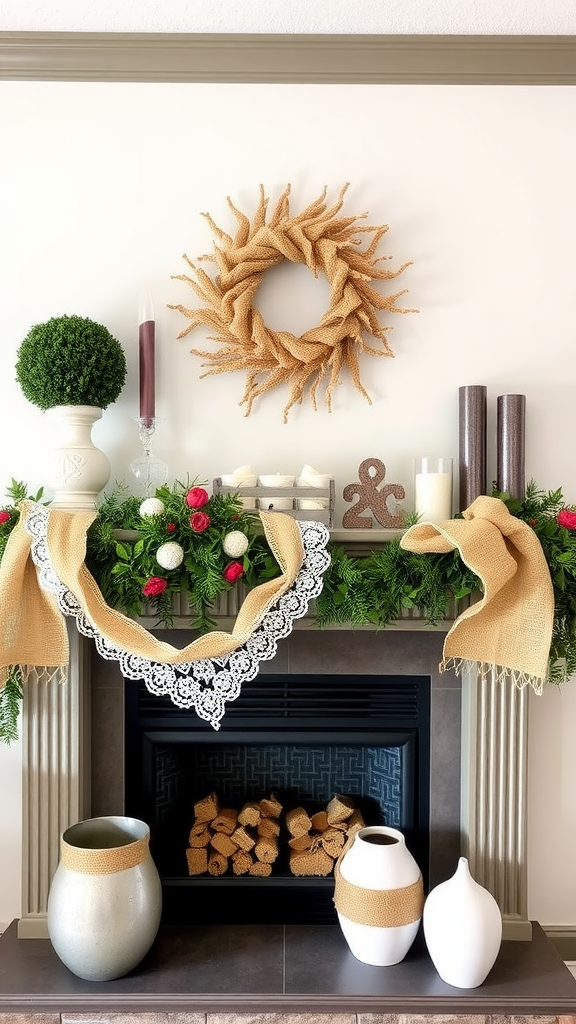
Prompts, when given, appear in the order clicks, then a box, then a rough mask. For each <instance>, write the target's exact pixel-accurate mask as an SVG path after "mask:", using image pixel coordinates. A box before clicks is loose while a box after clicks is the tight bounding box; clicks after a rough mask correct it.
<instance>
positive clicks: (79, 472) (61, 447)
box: [46, 405, 111, 510]
mask: <svg viewBox="0 0 576 1024" xmlns="http://www.w3.org/2000/svg"><path fill="white" fill-rule="evenodd" d="M101 416H102V409H99V408H98V407H97V406H95V405H56V406H54V407H53V408H52V409H47V410H46V418H47V420H48V426H49V429H50V435H51V438H52V447H51V457H50V465H49V470H48V474H49V475H48V479H47V481H46V482H47V484H48V486H49V487H50V488H51V489H52V490H53V492H54V497H53V500H52V507H53V508H69V509H71V510H72V509H92V508H94V506H95V504H96V499H97V497H98V495H99V494H100V492H101V491H102V490H104V488H105V487H106V484H107V483H108V481H109V479H110V473H111V467H110V462H109V460H108V456H107V455H105V454H104V452H103V451H101V450H100V449H99V448H97V447H96V445H95V444H94V442H93V440H92V427H93V426H94V424H95V423H96V421H97V420H99V419H100V418H101Z"/></svg>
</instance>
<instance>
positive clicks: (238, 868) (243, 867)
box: [231, 850, 253, 875]
mask: <svg viewBox="0 0 576 1024" xmlns="http://www.w3.org/2000/svg"><path fill="white" fill-rule="evenodd" d="M231 859H232V871H233V873H234V874H235V875H247V874H248V872H249V871H250V868H251V867H252V864H253V860H252V857H251V855H250V854H249V853H246V851H245V850H237V852H236V853H233V854H232V858H231Z"/></svg>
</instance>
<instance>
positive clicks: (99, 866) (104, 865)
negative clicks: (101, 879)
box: [60, 835, 149, 875]
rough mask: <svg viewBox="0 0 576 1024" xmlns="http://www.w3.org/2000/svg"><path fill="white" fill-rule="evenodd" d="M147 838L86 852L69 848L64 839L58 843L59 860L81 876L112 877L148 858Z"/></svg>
mask: <svg viewBox="0 0 576 1024" xmlns="http://www.w3.org/2000/svg"><path fill="white" fill-rule="evenodd" d="M148 840H149V837H148V836H147V835H146V836H143V837H142V839H136V840H135V841H134V842H133V843H127V844H126V845H125V846H114V847H112V848H111V849H106V850H87V849H84V848H82V847H79V846H71V845H70V843H67V842H66V840H65V839H62V840H61V843H60V859H61V862H62V864H63V865H64V867H65V868H68V870H69V871H78V872H79V873H80V874H83V875H114V874H116V872H117V871H126V870H127V869H128V868H135V867H136V866H137V865H138V864H141V863H142V861H144V860H146V858H147V856H148V850H149V847H148Z"/></svg>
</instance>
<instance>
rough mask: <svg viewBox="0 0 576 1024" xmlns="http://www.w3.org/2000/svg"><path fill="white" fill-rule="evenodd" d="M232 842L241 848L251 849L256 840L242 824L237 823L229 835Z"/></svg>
mask: <svg viewBox="0 0 576 1024" xmlns="http://www.w3.org/2000/svg"><path fill="white" fill-rule="evenodd" d="M230 838H231V840H232V842H233V843H236V845H237V846H239V847H240V849H241V850H245V851H246V852H247V851H248V850H252V849H253V848H254V846H255V845H256V840H255V839H253V838H252V836H251V835H250V833H249V832H248V831H247V830H246V829H245V828H244V826H243V825H239V826H238V828H236V829H234V831H233V833H232V835H231V836H230Z"/></svg>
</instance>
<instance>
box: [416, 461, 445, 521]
mask: <svg viewBox="0 0 576 1024" xmlns="http://www.w3.org/2000/svg"><path fill="white" fill-rule="evenodd" d="M414 511H415V512H416V515H417V516H418V518H419V521H420V522H423V523H434V522H439V521H442V520H445V519H451V518H452V459H446V458H429V457H425V458H422V459H417V460H416V473H415V476H414Z"/></svg>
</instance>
